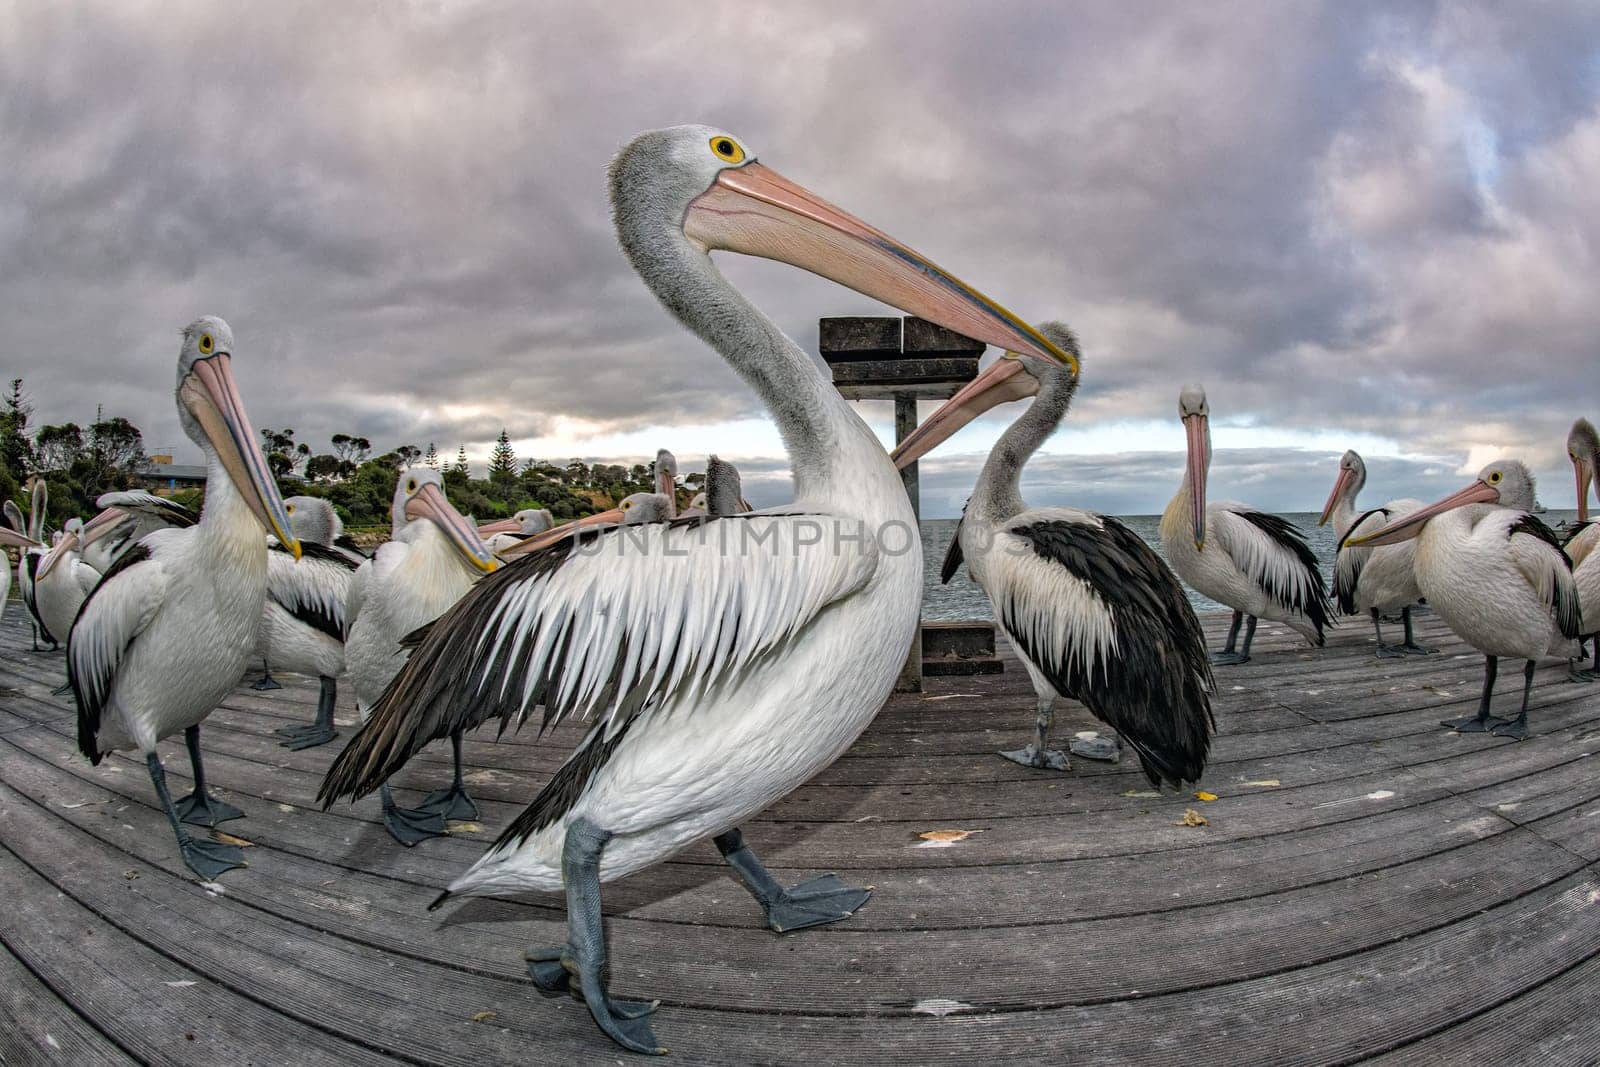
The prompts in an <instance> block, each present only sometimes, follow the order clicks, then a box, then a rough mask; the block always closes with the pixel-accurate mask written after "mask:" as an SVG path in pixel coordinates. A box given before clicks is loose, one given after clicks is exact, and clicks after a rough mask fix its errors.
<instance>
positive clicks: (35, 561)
mask: <svg viewBox="0 0 1600 1067" xmlns="http://www.w3.org/2000/svg"><path fill="white" fill-rule="evenodd" d="M43 560H44V556H43V555H42V554H41V553H38V552H25V553H23V556H22V565H23V566H24V567H26V568H27V569H28V584H27V585H25V586H23V587H22V602H23V603H24V604H26V605H27V606H28V614H29V615H32V616H33V623H34V625H35V626H37V627H38V628H39V636H40V637H43V638H44V639H45V640H46V641H49V642H50V643H51V644H52V645H59V644H60V643H61V642H60V641H58V640H57V639H56V637H55V635H54V634H52V633H51V632H50V627H48V626H46V625H45V624H44V616H42V615H40V614H39V602H38V601H37V600H36V599H35V597H34V595H33V594H34V589H35V588H37V587H38V584H39V564H40V563H41V562H42V561H43Z"/></svg>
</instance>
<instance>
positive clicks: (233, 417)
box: [178, 352, 300, 559]
mask: <svg viewBox="0 0 1600 1067" xmlns="http://www.w3.org/2000/svg"><path fill="white" fill-rule="evenodd" d="M231 361H232V356H231V355H230V354H229V353H227V352H218V353H216V354H215V355H211V356H206V357H204V358H201V359H198V360H196V361H195V363H194V366H193V368H192V369H191V370H190V371H189V375H188V377H187V378H185V379H184V381H183V386H182V388H181V389H179V391H178V395H179V396H180V397H181V398H182V400H183V403H184V406H185V407H187V408H188V409H189V411H190V413H191V414H193V415H194V417H195V418H196V419H197V420H199V422H200V426H201V429H203V430H204V431H205V435H206V437H207V439H209V440H210V442H211V446H212V447H213V448H214V449H216V451H217V458H218V459H220V460H221V461H222V466H223V468H224V469H225V470H227V472H228V476H229V477H230V478H231V479H232V480H233V484H234V487H235V488H236V489H238V491H239V495H240V496H241V497H243V498H244V502H245V504H246V505H247V506H248V507H249V508H250V510H251V511H252V512H253V513H254V514H255V517H256V518H257V519H258V520H259V521H260V523H261V526H262V528H263V529H264V530H266V532H267V533H270V534H272V535H273V536H274V537H276V538H277V539H278V541H279V542H280V543H281V544H282V545H283V547H284V548H286V549H288V550H289V551H290V552H292V553H294V558H295V559H299V558H300V541H299V539H297V538H296V537H295V535H294V532H293V531H292V529H291V528H290V526H289V511H288V509H287V508H286V507H284V503H283V497H282V495H280V494H279V492H278V483H277V482H276V481H274V480H273V477H272V469H271V468H270V467H268V466H267V459H266V457H265V456H263V455H262V454H261V446H260V445H259V444H257V443H256V437H255V432H254V431H253V430H251V428H250V426H251V423H250V419H249V417H248V416H246V414H245V410H244V400H243V399H242V398H241V397H240V396H239V387H238V385H237V384H236V383H235V382H234V380H233V370H232V365H231Z"/></svg>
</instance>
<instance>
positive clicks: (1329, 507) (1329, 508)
mask: <svg viewBox="0 0 1600 1067" xmlns="http://www.w3.org/2000/svg"><path fill="white" fill-rule="evenodd" d="M1352 477H1354V472H1353V471H1352V470H1351V469H1350V468H1349V467H1344V466H1341V467H1340V468H1339V477H1337V478H1335V479H1334V480H1333V491H1332V492H1330V493H1329V494H1328V502H1327V503H1326V504H1324V505H1322V518H1320V519H1318V520H1317V525H1318V526H1326V525H1328V519H1329V518H1330V517H1332V515H1333V508H1334V505H1336V504H1338V503H1339V497H1340V495H1341V494H1343V493H1344V487H1345V486H1347V485H1349V484H1350V479H1351V478H1352Z"/></svg>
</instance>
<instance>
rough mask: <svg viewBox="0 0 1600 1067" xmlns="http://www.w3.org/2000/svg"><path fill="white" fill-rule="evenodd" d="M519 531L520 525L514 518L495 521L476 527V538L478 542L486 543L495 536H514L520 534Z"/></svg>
mask: <svg viewBox="0 0 1600 1067" xmlns="http://www.w3.org/2000/svg"><path fill="white" fill-rule="evenodd" d="M521 530H522V523H520V522H518V521H517V520H516V518H515V516H513V517H512V518H509V519H496V520H494V521H493V522H486V523H484V524H483V525H481V526H479V527H478V538H479V540H482V541H487V540H489V538H491V537H493V536H495V535H496V534H508V533H509V534H514V533H519V532H521Z"/></svg>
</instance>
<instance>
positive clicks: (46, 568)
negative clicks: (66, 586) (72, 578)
mask: <svg viewBox="0 0 1600 1067" xmlns="http://www.w3.org/2000/svg"><path fill="white" fill-rule="evenodd" d="M80 540H81V537H80V535H79V533H78V531H76V530H69V531H67V532H66V533H63V534H62V535H61V537H60V539H59V540H58V541H56V543H55V545H54V546H52V547H51V549H50V551H48V552H46V553H45V554H44V559H42V560H40V561H39V573H38V574H36V575H34V578H33V580H34V581H35V582H42V581H44V580H45V577H46V576H47V575H48V574H49V573H50V572H51V571H53V570H55V567H56V564H57V563H59V562H61V560H62V559H63V558H64V557H65V556H66V554H67V553H68V552H72V551H75V550H76V549H77V547H78V542H79V541H80Z"/></svg>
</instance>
